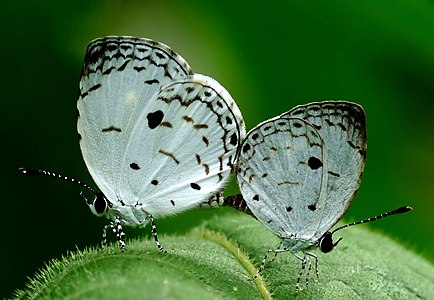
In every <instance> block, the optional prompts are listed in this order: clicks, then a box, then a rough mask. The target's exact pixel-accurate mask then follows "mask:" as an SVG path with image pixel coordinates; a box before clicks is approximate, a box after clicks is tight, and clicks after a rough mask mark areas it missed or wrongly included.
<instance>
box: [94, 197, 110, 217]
mask: <svg viewBox="0 0 434 300" xmlns="http://www.w3.org/2000/svg"><path fill="white" fill-rule="evenodd" d="M93 207H94V208H95V211H96V213H97V214H99V215H100V214H102V213H104V212H105V211H106V209H107V200H106V199H105V197H104V195H103V193H97V194H96V195H95V199H94V200H93Z"/></svg>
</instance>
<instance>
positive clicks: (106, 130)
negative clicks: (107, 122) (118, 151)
mask: <svg viewBox="0 0 434 300" xmlns="http://www.w3.org/2000/svg"><path fill="white" fill-rule="evenodd" d="M101 131H102V132H110V131H116V132H121V131H122V129H120V128H119V127H115V126H113V125H112V126H109V127H106V128H103V129H102V130H101Z"/></svg>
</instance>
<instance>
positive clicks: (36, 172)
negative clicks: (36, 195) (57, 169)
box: [18, 168, 97, 195]
mask: <svg viewBox="0 0 434 300" xmlns="http://www.w3.org/2000/svg"><path fill="white" fill-rule="evenodd" d="M18 171H20V172H21V174H24V175H29V176H50V177H55V178H58V179H62V180H66V181H69V182H72V183H75V184H78V185H79V186H82V187H85V188H86V189H88V190H89V191H91V192H92V193H94V194H95V195H96V194H97V192H95V190H94V189H93V188H91V187H90V186H88V185H87V184H86V183H84V182H82V181H81V180H77V179H74V178H70V177H68V176H63V175H59V174H56V173H53V172H50V171H45V170H38V169H31V168H19V169H18Z"/></svg>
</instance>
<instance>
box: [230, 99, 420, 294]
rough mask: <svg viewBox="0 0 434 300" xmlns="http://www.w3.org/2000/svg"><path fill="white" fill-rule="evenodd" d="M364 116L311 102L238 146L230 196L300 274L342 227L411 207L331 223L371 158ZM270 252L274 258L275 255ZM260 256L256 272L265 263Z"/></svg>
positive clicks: (357, 109) (356, 108) (341, 104)
mask: <svg viewBox="0 0 434 300" xmlns="http://www.w3.org/2000/svg"><path fill="white" fill-rule="evenodd" d="M366 145H367V135H366V117H365V112H364V110H363V108H362V107H361V106H360V105H358V104H355V103H351V102H345V101H326V102H314V103H310V104H307V105H300V106H297V107H295V108H293V109H292V110H290V111H288V112H286V113H284V114H282V115H280V116H278V117H275V118H272V119H269V120H267V121H264V122H262V123H260V124H259V125H257V126H256V127H255V128H253V129H252V130H250V131H249V132H248V133H247V136H246V138H245V139H244V141H243V143H242V145H241V151H240V155H239V159H238V162H237V167H236V175H237V181H238V185H239V187H240V190H241V195H234V196H230V197H227V198H226V199H225V203H224V205H226V206H233V207H236V208H238V209H240V210H243V211H246V212H247V213H250V214H252V215H253V216H255V217H256V219H258V220H259V221H260V222H261V223H263V224H264V225H265V226H266V227H267V228H268V229H269V230H271V231H272V232H273V233H274V234H276V235H277V236H278V237H279V238H281V241H282V242H281V246H279V248H278V249H272V250H269V251H268V254H269V253H274V258H275V256H276V255H277V254H278V253H281V252H286V251H289V252H290V253H292V254H293V255H294V256H295V257H296V258H298V259H299V260H300V261H301V270H300V273H299V276H298V279H297V284H296V294H298V289H299V282H300V277H301V276H302V275H303V274H304V273H305V268H306V265H308V266H309V268H308V270H307V274H306V285H308V277H309V271H310V270H311V269H312V262H311V258H313V259H314V260H315V270H316V272H317V275H318V271H317V262H318V259H317V256H316V255H315V254H314V253H312V252H310V251H311V250H314V249H316V248H319V249H320V250H321V251H322V252H324V253H327V252H330V251H331V250H333V249H334V248H335V247H336V246H337V245H338V243H339V242H340V241H341V240H342V238H340V239H338V240H337V241H336V242H334V241H333V238H332V235H333V233H334V232H336V231H337V230H340V229H343V228H346V227H349V226H352V225H356V224H361V223H366V222H370V221H374V220H377V219H380V218H383V217H386V216H390V215H393V214H399V213H405V212H408V211H410V210H411V209H412V208H411V207H409V206H404V207H401V208H398V209H396V210H393V211H390V212H388V213H385V214H381V215H379V216H377V217H374V218H370V219H366V220H363V221H358V222H354V223H351V224H348V225H345V226H342V227H339V228H337V229H335V230H333V231H331V228H332V227H333V226H334V225H335V224H336V223H337V222H338V221H339V220H340V219H341V218H342V216H343V215H344V214H345V212H346V211H347V210H348V208H349V207H350V205H351V203H352V202H353V199H354V197H355V195H356V193H357V190H358V189H359V185H360V181H361V178H362V174H363V169H364V166H365V161H366ZM274 258H273V259H274ZM266 260H267V255H266V256H265V258H264V259H263V260H262V262H261V265H260V267H259V270H258V273H257V274H256V276H255V277H254V278H256V277H257V276H258V275H259V274H260V273H261V271H262V270H263V269H264V267H265V263H266Z"/></svg>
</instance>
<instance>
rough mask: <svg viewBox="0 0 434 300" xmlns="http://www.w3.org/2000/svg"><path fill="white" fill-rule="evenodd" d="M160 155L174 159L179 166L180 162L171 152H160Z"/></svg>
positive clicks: (161, 150)
mask: <svg viewBox="0 0 434 300" xmlns="http://www.w3.org/2000/svg"><path fill="white" fill-rule="evenodd" d="M158 153H161V154H164V155H166V156H168V157H170V158H172V159H173V160H174V161H175V163H176V164H177V165H179V160H178V159H177V158H176V157H175V155H173V153H170V152H168V151H165V150H163V149H160V150H158Z"/></svg>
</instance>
